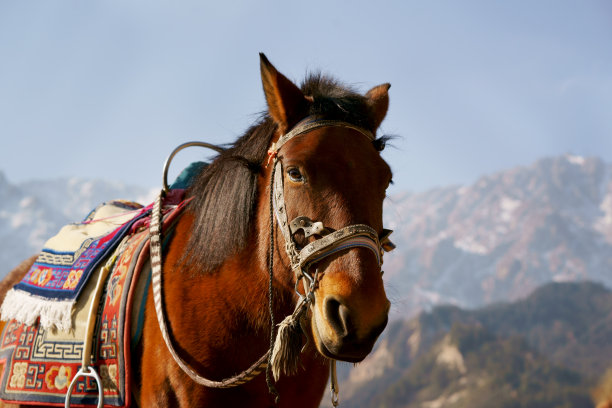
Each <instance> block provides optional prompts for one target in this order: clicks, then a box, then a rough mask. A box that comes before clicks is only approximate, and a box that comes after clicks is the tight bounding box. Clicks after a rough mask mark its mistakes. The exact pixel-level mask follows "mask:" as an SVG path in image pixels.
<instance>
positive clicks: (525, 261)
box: [384, 155, 612, 318]
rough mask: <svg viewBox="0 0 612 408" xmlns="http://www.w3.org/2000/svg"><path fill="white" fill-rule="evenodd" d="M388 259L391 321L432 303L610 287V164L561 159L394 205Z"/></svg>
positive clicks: (388, 211)
mask: <svg viewBox="0 0 612 408" xmlns="http://www.w3.org/2000/svg"><path fill="white" fill-rule="evenodd" d="M385 221H386V225H387V226H388V227H389V228H391V229H394V230H395V233H394V234H393V235H392V239H393V241H394V242H395V243H396V245H397V249H396V250H395V253H391V254H388V255H386V256H385V265H384V268H385V271H386V274H385V279H386V280H387V286H388V292H389V295H390V297H391V300H392V303H393V304H394V308H393V309H392V311H393V314H394V317H396V318H397V317H406V316H408V317H409V316H413V315H414V314H415V313H417V312H418V311H419V310H423V309H427V308H428V307H431V306H433V305H437V304H443V303H450V304H455V305H457V306H461V307H468V308H474V307H479V306H482V305H485V304H488V303H490V302H495V301H500V300H516V299H520V298H523V297H525V296H526V295H528V294H529V293H531V292H532V291H533V290H534V289H535V288H536V287H538V286H540V285H542V284H545V283H547V282H563V281H582V280H593V281H597V282H602V283H604V284H606V285H607V286H608V287H612V274H610V272H609V271H610V270H612V166H611V165H609V164H606V163H604V162H603V161H601V160H599V159H597V158H584V157H578V156H570V155H566V156H561V157H554V158H545V159H542V160H539V161H537V162H536V163H534V164H532V165H530V166H525V167H517V168H514V169H510V170H506V171H502V172H499V173H495V174H491V175H487V176H484V177H482V178H481V179H479V180H478V181H477V182H476V183H474V184H472V185H470V186H463V187H446V188H437V189H433V190H430V191H426V192H423V193H418V194H405V195H400V196H396V197H391V198H390V200H389V201H388V202H387V203H386V207H385Z"/></svg>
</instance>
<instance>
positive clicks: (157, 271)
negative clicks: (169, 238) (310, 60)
mask: <svg viewBox="0 0 612 408" xmlns="http://www.w3.org/2000/svg"><path fill="white" fill-rule="evenodd" d="M163 196H164V192H163V191H161V192H160V193H159V195H158V196H157V199H156V200H155V204H154V205H153V213H152V215H151V226H150V229H149V237H150V247H151V268H152V275H151V283H152V286H153V301H154V303H155V314H156V315H157V322H158V323H159V329H160V331H161V334H162V337H163V338H164V342H165V343H166V347H167V348H168V351H170V354H171V355H172V358H173V359H174V361H175V362H176V363H177V364H178V365H179V367H181V369H182V370H183V371H184V372H185V373H186V374H187V375H188V376H189V377H190V378H191V379H192V380H193V381H195V382H196V383H198V384H200V385H204V386H206V387H209V388H231V387H236V386H239V385H241V384H244V383H246V382H248V381H250V380H252V379H253V378H255V377H256V376H257V375H258V374H259V373H261V371H262V370H263V369H264V368H266V367H267V366H268V364H267V361H268V356H269V354H270V352H269V351H268V352H267V353H266V354H264V355H263V356H262V357H261V358H260V359H259V360H257V361H256V362H255V363H254V364H253V365H252V366H251V367H249V368H247V369H246V370H244V371H243V372H241V373H240V374H237V375H235V376H233V377H230V378H226V379H224V380H221V381H212V380H208V379H206V378H204V377H202V376H200V375H199V374H198V373H197V372H196V371H195V370H194V369H193V368H191V367H190V366H189V364H187V363H186V362H185V361H184V360H183V359H182V358H181V357H180V356H179V355H178V353H177V352H176V350H175V348H174V344H173V342H172V338H171V337H170V334H169V333H168V327H167V325H166V317H165V314H164V308H163V299H162V290H163V288H162V276H161V275H162V245H161V242H162V240H161V233H162V228H161V227H162V211H161V209H162V200H163Z"/></svg>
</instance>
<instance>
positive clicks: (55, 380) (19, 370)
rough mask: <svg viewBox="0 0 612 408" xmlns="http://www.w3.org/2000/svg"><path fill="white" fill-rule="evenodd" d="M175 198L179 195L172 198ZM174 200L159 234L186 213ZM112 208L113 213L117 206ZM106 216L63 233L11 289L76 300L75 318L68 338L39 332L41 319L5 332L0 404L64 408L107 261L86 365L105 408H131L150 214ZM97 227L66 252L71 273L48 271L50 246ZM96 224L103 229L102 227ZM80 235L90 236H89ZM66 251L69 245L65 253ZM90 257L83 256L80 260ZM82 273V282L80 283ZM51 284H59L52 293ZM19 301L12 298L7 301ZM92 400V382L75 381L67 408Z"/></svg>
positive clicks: (12, 324)
mask: <svg viewBox="0 0 612 408" xmlns="http://www.w3.org/2000/svg"><path fill="white" fill-rule="evenodd" d="M175 191H176V192H177V193H178V190H175ZM179 195H180V194H175V195H174V197H170V202H169V204H171V205H169V206H165V208H164V231H169V230H170V229H171V228H172V224H173V223H174V221H175V220H176V219H177V217H178V216H179V215H180V213H181V211H182V209H183V208H184V205H185V203H184V202H181V201H180V199H178V197H179ZM112 205H113V206H114V207H116V203H113V204H112ZM120 206H121V205H120ZM104 208H105V207H100V208H98V209H97V210H96V211H95V212H94V213H92V215H91V216H90V217H88V218H87V219H86V221H85V223H84V224H78V225H76V226H73V225H71V226H68V227H64V228H63V229H62V230H61V232H60V233H59V234H58V235H57V236H56V237H54V238H53V239H51V240H50V241H49V242H48V243H47V245H46V248H45V250H43V253H42V254H41V256H40V257H39V258H38V260H37V262H36V263H35V264H34V266H33V267H32V268H31V269H30V271H29V272H28V273H27V274H26V277H25V278H24V280H22V281H21V282H20V283H19V284H18V285H17V286H16V288H15V290H20V289H18V288H23V287H26V288H27V287H28V285H29V284H30V283H32V285H30V286H33V287H34V288H35V289H36V290H37V292H35V293H41V292H42V293H45V291H47V292H49V293H52V294H53V296H58V294H59V296H58V297H59V298H60V299H62V297H61V296H65V298H67V299H73V298H74V296H77V299H76V300H75V301H74V306H73V307H74V310H73V311H71V312H70V315H71V322H70V327H71V329H70V330H67V331H62V330H58V329H51V328H49V327H45V326H44V325H43V324H42V319H43V317H42V314H41V315H40V320H39V322H40V324H28V323H27V322H24V321H18V320H15V319H13V320H10V321H9V322H8V323H7V324H6V326H5V328H4V331H3V332H2V335H1V336H0V363H4V373H3V375H2V379H1V381H0V399H2V400H4V401H7V402H14V403H21V404H35V403H42V404H46V405H58V406H63V405H64V398H65V395H66V391H67V388H68V385H69V384H70V382H71V381H72V379H73V378H74V376H75V374H76V373H77V371H78V370H79V368H80V367H81V362H82V357H83V349H84V341H85V336H86V333H85V332H86V326H87V320H88V318H89V310H90V307H91V304H92V302H93V300H92V296H91V295H92V293H93V292H94V289H95V286H96V283H97V281H98V276H99V274H100V273H102V272H101V271H102V265H105V264H106V265H107V266H108V264H111V262H109V261H108V260H109V259H112V260H114V261H113V262H112V264H111V266H110V272H109V274H108V277H107V279H106V283H105V285H104V292H103V294H102V297H101V301H100V305H99V306H98V313H97V316H96V317H95V322H96V323H95V335H94V339H93V347H92V364H93V366H94V367H95V369H96V371H97V372H98V374H99V375H100V377H101V379H102V386H103V388H104V399H105V401H104V402H105V406H117V407H128V406H129V405H130V400H131V382H130V380H129V378H130V376H129V373H130V351H131V346H130V345H131V344H132V342H133V341H134V339H135V338H137V336H138V335H139V330H140V328H141V325H140V323H142V311H143V310H144V302H145V301H146V290H147V286H148V279H146V278H148V277H149V276H150V266H149V245H148V238H149V235H148V234H149V233H148V224H149V221H150V217H149V216H148V214H149V212H147V209H148V207H147V208H138V209H136V211H134V208H131V209H129V208H125V207H124V208H123V211H119V210H117V209H116V208H113V209H104ZM96 220H99V222H100V223H101V224H100V226H98V227H97V228H95V229H94V232H93V233H91V234H90V235H93V237H91V236H88V237H87V238H85V239H83V240H82V242H81V243H80V244H77V243H72V247H70V248H69V249H70V251H74V252H69V253H68V256H66V264H67V263H68V261H67V260H68V257H69V256H70V257H71V259H73V260H74V262H73V263H72V264H71V268H70V269H69V270H68V267H67V266H66V267H65V268H61V266H63V265H59V266H57V264H59V262H56V263H55V264H53V265H54V266H53V267H50V266H49V262H48V261H47V260H48V259H49V256H48V254H49V253H51V254H52V255H58V254H57V252H60V251H57V250H54V252H50V251H48V248H49V246H50V244H49V243H51V244H52V245H53V248H57V247H59V246H61V245H60V244H58V243H59V242H60V241H61V242H65V241H63V238H62V235H64V233H67V234H68V235H67V236H69V237H72V236H74V235H76V234H77V231H79V232H78V233H81V234H83V229H82V228H81V227H80V226H81V225H92V224H94V223H95V221H96ZM102 223H104V225H106V226H105V227H102ZM119 224H120V225H119ZM85 230H87V231H89V230H88V229H87V228H85ZM109 231H110V232H109ZM104 234H106V235H104ZM165 236H166V237H169V236H170V234H167V233H165ZM66 247H68V245H64V247H63V248H66ZM109 248H110V249H109ZM88 251H89V254H85V253H86V252H88ZM63 252H68V251H63ZM97 254H102V255H97ZM96 255H97V256H96ZM54 260H55V258H54ZM74 265H78V266H79V267H78V268H77V267H73V266H74ZM44 268H46V269H44ZM37 270H40V272H36V271H37ZM75 270H76V271H81V270H82V271H83V273H82V274H78V275H79V276H75V277H74V278H70V277H69V276H70V274H71V273H72V272H73V271H75ZM56 271H59V272H57V273H56ZM85 271H87V275H88V279H87V280H83V275H85V274H86V272H85ZM43 274H44V277H43V278H41V276H43ZM73 276H74V274H73ZM141 277H142V279H140V278H141ZM49 282H57V283H56V284H53V285H50V284H48V283H49ZM60 282H63V283H61V284H60ZM58 289H59V290H58ZM66 289H67V290H66ZM19 299H20V298H13V301H15V300H19ZM5 304H6V301H5ZM3 307H4V305H3ZM33 323H36V322H33ZM56 326H57V325H56ZM97 396H98V388H97V385H96V383H95V381H94V380H93V379H91V378H89V377H79V379H78V381H77V383H76V387H75V388H74V390H73V393H72V398H71V401H72V404H73V405H72V406H95V405H96V403H97V399H98V398H97Z"/></svg>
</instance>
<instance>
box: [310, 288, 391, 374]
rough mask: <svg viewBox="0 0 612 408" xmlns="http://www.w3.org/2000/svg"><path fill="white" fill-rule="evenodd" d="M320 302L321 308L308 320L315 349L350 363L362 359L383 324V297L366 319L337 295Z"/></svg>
mask: <svg viewBox="0 0 612 408" xmlns="http://www.w3.org/2000/svg"><path fill="white" fill-rule="evenodd" d="M322 302H323V303H322V307H321V308H317V307H315V310H314V313H313V319H312V325H313V328H312V329H313V336H314V338H315V339H314V340H315V344H316V346H317V349H318V350H319V352H320V353H321V354H323V355H324V356H325V357H328V358H332V359H334V360H342V361H348V362H352V363H357V362H360V361H361V360H363V359H364V358H365V357H366V356H367V355H368V354H369V353H370V352H371V351H372V348H373V347H374V343H375V342H376V339H378V336H379V335H380V334H381V333H382V331H383V330H384V328H385V327H386V326H387V320H388V312H389V305H390V303H389V301H388V300H386V304H385V305H384V307H383V311H382V313H380V314H379V315H377V316H373V317H372V316H371V313H368V314H369V315H370V316H369V319H363V318H362V316H360V313H358V312H357V311H356V310H355V309H354V308H351V307H349V306H348V304H347V302H346V301H344V299H342V298H341V297H339V296H335V295H328V296H325V298H324V299H322ZM321 309H322V310H321ZM362 314H364V313H362Z"/></svg>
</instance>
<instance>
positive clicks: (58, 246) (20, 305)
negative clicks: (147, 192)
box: [0, 201, 148, 331]
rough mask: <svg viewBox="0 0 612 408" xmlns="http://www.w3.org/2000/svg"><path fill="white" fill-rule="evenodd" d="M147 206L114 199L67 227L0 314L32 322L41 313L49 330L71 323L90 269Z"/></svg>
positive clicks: (9, 296) (47, 245) (64, 328)
mask: <svg viewBox="0 0 612 408" xmlns="http://www.w3.org/2000/svg"><path fill="white" fill-rule="evenodd" d="M147 209H148V208H146V209H145V208H143V207H142V206H141V205H140V204H136V203H130V202H125V201H113V202H110V203H108V204H103V205H101V206H99V207H98V208H96V209H95V210H93V211H92V212H91V213H90V214H89V215H88V216H87V217H86V218H85V220H83V222H81V223H78V224H70V225H66V226H65V227H63V228H62V229H61V230H60V232H59V233H58V234H57V235H56V236H54V237H53V238H51V239H50V240H48V241H47V242H46V243H45V245H44V248H43V250H42V252H41V253H40V255H39V256H38V259H37V260H36V262H35V263H34V265H32V267H31V268H30V270H29V271H28V273H27V274H26V275H25V276H24V278H23V279H22V280H21V282H19V283H18V284H17V285H16V286H15V287H14V288H12V289H11V290H10V291H9V292H8V293H7V294H6V297H5V300H4V303H3V304H2V307H1V309H0V312H1V314H2V317H1V319H2V320H10V319H15V320H17V321H19V322H22V323H26V324H27V325H32V324H34V322H36V320H37V319H38V318H40V325H41V326H42V327H43V328H44V329H46V330H49V329H55V328H57V329H59V330H62V331H67V330H70V329H72V311H73V310H74V306H75V304H76V301H77V298H78V297H79V295H80V294H81V292H82V291H83V288H84V287H85V284H86V283H87V282H88V281H89V278H90V276H91V274H92V273H93V271H94V270H95V269H96V267H97V266H98V265H99V264H100V262H101V261H102V260H103V259H104V258H105V257H106V255H108V254H109V253H110V252H111V251H112V250H114V249H115V248H116V246H117V244H118V243H119V241H120V240H121V239H122V238H123V237H124V236H125V235H126V234H127V232H128V231H129V229H130V227H131V226H132V224H133V223H134V222H136V221H137V220H138V219H139V218H141V217H142V216H143V215H145V214H146V211H147Z"/></svg>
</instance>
